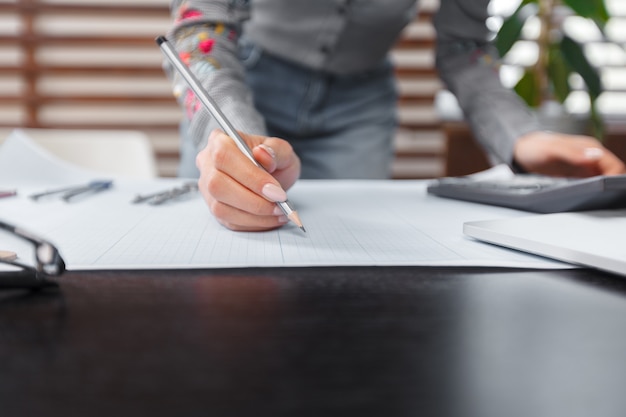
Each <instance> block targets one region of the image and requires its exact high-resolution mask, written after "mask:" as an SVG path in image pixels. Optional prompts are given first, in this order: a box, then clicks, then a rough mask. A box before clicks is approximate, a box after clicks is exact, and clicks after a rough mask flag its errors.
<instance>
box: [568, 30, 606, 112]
mask: <svg viewBox="0 0 626 417" xmlns="http://www.w3.org/2000/svg"><path fill="white" fill-rule="evenodd" d="M559 46H560V50H561V53H562V54H563V58H565V60H566V61H567V63H568V64H569V65H570V66H571V67H572V69H573V70H574V71H575V72H577V73H578V74H580V76H581V77H582V79H583V81H584V82H585V84H586V85H587V90H589V95H590V97H591V99H592V101H595V100H596V99H597V98H598V97H599V96H600V94H602V90H603V88H602V81H601V80H600V75H599V74H598V71H597V70H596V68H594V67H593V66H592V65H591V64H590V63H589V60H587V56H586V55H585V52H584V51H583V48H582V46H581V45H579V44H578V43H576V41H574V40H573V39H572V38H570V37H569V36H563V39H562V40H561V43H560V45H559Z"/></svg>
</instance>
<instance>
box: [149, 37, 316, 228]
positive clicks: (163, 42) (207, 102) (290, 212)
mask: <svg viewBox="0 0 626 417" xmlns="http://www.w3.org/2000/svg"><path fill="white" fill-rule="evenodd" d="M156 42H157V44H158V45H159V47H160V48H161V51H162V52H163V54H164V55H165V56H166V57H167V58H168V59H169V61H170V62H171V63H172V65H174V68H176V70H177V71H178V73H179V74H180V75H181V76H182V77H183V78H184V79H185V81H186V82H187V84H188V85H189V87H190V88H191V90H192V91H193V92H194V93H195V94H196V96H197V97H198V98H199V99H200V101H201V102H202V104H204V106H205V107H206V109H207V110H208V111H209V113H210V114H211V116H213V117H214V118H215V120H217V123H218V124H219V125H220V127H221V128H222V129H223V130H224V132H226V134H227V135H228V136H230V138H231V139H232V140H234V141H235V143H236V144H237V148H239V150H240V151H241V152H243V154H244V155H246V156H247V157H248V159H250V160H251V161H252V163H253V164H254V165H256V166H257V167H259V168H261V169H264V168H263V166H261V164H259V163H258V162H257V161H256V160H255V159H254V156H253V155H252V151H251V150H250V148H249V147H248V145H247V144H246V142H245V141H244V140H243V138H242V137H241V136H240V135H239V133H237V131H236V130H235V128H234V127H233V125H232V124H231V123H230V121H229V120H228V119H227V118H226V116H225V115H224V113H222V111H221V110H220V108H219V107H218V106H217V104H216V103H215V101H213V99H212V98H211V96H210V95H209V93H208V92H207V91H206V90H205V89H204V87H203V86H202V84H201V83H200V81H198V79H197V78H196V77H195V75H193V73H192V72H191V70H190V69H189V68H188V67H187V66H186V65H185V63H184V62H183V61H182V60H181V59H180V57H179V56H178V53H176V50H175V49H174V47H172V45H170V43H169V42H168V40H167V38H165V36H159V37H158V38H156ZM276 204H277V205H278V206H279V207H280V208H281V210H282V211H283V213H285V216H287V218H288V219H289V220H291V221H292V222H294V223H295V224H296V225H297V226H298V227H299V228H300V229H302V231H303V232H306V230H305V229H304V226H303V225H302V221H300V217H299V216H298V212H297V211H296V210H295V209H294V208H293V206H292V205H291V203H290V202H289V200H285V201H277V202H276Z"/></svg>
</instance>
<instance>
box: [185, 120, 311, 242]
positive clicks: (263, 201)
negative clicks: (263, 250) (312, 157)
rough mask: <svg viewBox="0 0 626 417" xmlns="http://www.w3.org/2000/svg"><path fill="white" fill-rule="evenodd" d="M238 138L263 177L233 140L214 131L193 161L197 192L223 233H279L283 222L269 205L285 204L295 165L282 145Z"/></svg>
mask: <svg viewBox="0 0 626 417" xmlns="http://www.w3.org/2000/svg"><path fill="white" fill-rule="evenodd" d="M240 135H241V137H242V138H243V139H244V140H245V142H246V143H247V144H248V147H249V148H250V149H251V150H252V153H253V155H254V159H255V160H256V161H257V162H258V163H259V164H260V165H261V166H263V168H265V171H264V170H263V169H261V168H259V167H257V166H256V165H254V164H253V163H252V161H250V160H249V159H248V157H247V156H246V155H244V154H243V152H241V151H240V150H239V149H238V148H237V145H236V144H235V142H234V140H233V139H231V138H230V137H228V136H227V135H226V134H225V133H223V132H222V131H219V130H214V131H213V132H211V135H210V136H209V140H208V143H207V146H206V147H205V148H204V149H203V150H202V151H201V152H200V153H198V155H197V157H196V166H197V167H198V169H199V170H200V179H199V180H198V188H199V190H200V192H201V193H202V196H203V197H204V200H205V201H206V203H207V205H208V206H209V209H210V210H211V213H213V215H214V216H215V217H216V218H217V220H218V221H219V222H220V223H221V224H223V225H224V226H226V227H227V228H229V229H232V230H237V231H261V230H269V229H274V228H277V227H280V226H282V225H284V224H285V223H287V222H288V219H287V217H286V216H285V215H284V213H283V212H282V210H281V209H280V207H278V205H276V204H275V203H276V202H277V201H285V200H286V199H287V195H286V193H285V191H284V190H287V189H289V188H290V187H291V186H292V185H293V184H294V183H295V182H296V180H297V179H298V177H299V176H300V159H299V158H298V156H297V155H296V154H295V153H294V151H293V148H292V147H291V145H290V144H289V143H288V142H287V141H285V140H283V139H279V138H271V137H266V136H257V135H247V134H244V133H240Z"/></svg>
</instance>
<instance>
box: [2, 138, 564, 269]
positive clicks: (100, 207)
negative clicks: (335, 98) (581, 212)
mask: <svg viewBox="0 0 626 417" xmlns="http://www.w3.org/2000/svg"><path fill="white" fill-rule="evenodd" d="M10 139H11V138H10ZM18 139H19V140H7V142H5V144H4V145H3V146H2V147H1V148H0V186H9V185H11V187H12V188H18V190H19V195H18V196H17V197H11V198H5V199H0V218H2V219H3V220H4V221H8V222H12V223H15V224H18V225H21V226H22V227H24V228H26V229H27V230H30V231H32V232H35V233H38V234H40V235H41V236H42V237H44V238H46V239H48V240H50V241H51V242H53V243H54V244H55V245H56V246H57V247H58V248H59V250H60V252H61V255H62V256H63V258H64V259H65V261H66V264H67V268H68V269H69V270H82V269H135V268H137V269H157V268H158V269H167V268H231V267H275V266H359V265H366V266H373V265H417V266H503V267H525V268H568V267H571V266H569V264H564V263H560V262H556V261H550V260H547V259H544V258H540V257H536V256H533V255H527V254H523V253H518V252H515V251H510V250H506V249H502V248H498V247H495V246H491V245H488V244H484V243H480V242H476V241H474V240H472V239H469V238H467V237H464V235H463V228H462V225H463V223H464V222H467V221H472V220H482V219H493V218H507V217H515V216H520V215H524V214H526V213H524V212H519V211H515V210H510V209H505V208H500V207H491V206H485V205H479V204H472V203H465V202H461V201H455V200H448V199H442V198H438V197H435V196H430V195H428V194H427V193H426V184H427V182H426V181H299V182H298V183H297V184H296V186H294V187H293V189H291V190H289V197H290V200H291V202H292V203H293V204H294V206H295V207H296V209H297V210H298V212H299V214H300V217H301V219H302V221H303V223H304V225H305V227H306V229H307V233H303V232H302V231H301V230H300V229H299V228H297V227H296V226H295V225H293V224H289V225H287V226H285V227H283V228H281V229H278V230H274V231H268V232H261V233H242V232H233V231H230V230H228V229H226V228H224V227H223V226H221V225H220V224H219V223H217V221H216V220H215V219H214V218H213V217H212V215H211V214H210V212H209V210H208V208H207V207H206V205H205V204H204V202H203V200H202V198H201V197H200V195H199V194H193V195H192V196H189V197H188V198H186V199H182V200H180V201H176V202H172V203H169V204H165V205H161V206H151V205H147V204H131V200H132V199H133V198H134V196H135V195H137V194H145V193H149V192H154V191H159V190H164V189H167V188H170V187H172V186H175V185H178V184H180V183H181V182H182V180H178V179H158V180H149V181H137V180H125V179H119V178H118V179H116V180H115V184H114V187H113V188H112V189H111V190H108V191H104V192H101V193H98V194H95V195H92V196H89V197H86V198H84V199H80V200H77V201H76V202H72V203H66V202H63V201H61V200H59V199H55V198H50V199H44V200H41V201H37V202H35V201H32V200H30V199H29V198H28V197H27V196H28V195H29V194H30V193H33V192H35V191H41V189H42V187H48V186H50V185H51V184H50V183H51V182H52V183H55V184H57V183H58V184H57V185H59V184H60V185H65V184H67V183H76V182H79V183H80V182H81V181H89V180H93V179H96V178H94V177H93V175H94V174H93V173H90V172H88V171H84V170H80V169H77V168H76V167H69V168H68V167H67V166H66V164H55V163H52V162H50V158H49V157H48V156H47V155H45V154H40V153H38V152H34V153H33V150H32V149H30V148H31V147H32V146H33V144H32V143H28V140H27V139H24V138H18ZM35 146H36V145H35ZM16 158H19V159H21V162H20V169H19V175H18V174H16V171H15V169H13V168H12V167H9V166H8V165H4V166H3V164H10V163H11V161H16ZM41 159H43V160H46V161H48V163H45V164H44V163H43V162H42V160H41ZM53 162H54V160H53ZM42 166H44V168H45V170H47V171H48V172H42V170H43V169H44V168H42ZM29 169H31V170H32V169H35V170H37V171H38V172H37V173H36V174H33V173H32V172H30V171H29ZM44 179H48V180H44Z"/></svg>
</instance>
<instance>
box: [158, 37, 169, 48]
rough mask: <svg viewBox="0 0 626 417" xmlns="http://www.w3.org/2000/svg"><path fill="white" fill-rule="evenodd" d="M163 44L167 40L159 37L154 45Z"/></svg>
mask: <svg viewBox="0 0 626 417" xmlns="http://www.w3.org/2000/svg"><path fill="white" fill-rule="evenodd" d="M163 42H167V38H166V37H165V36H159V37H157V38H156V43H157V44H159V46H160V45H161V44H162V43H163Z"/></svg>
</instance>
